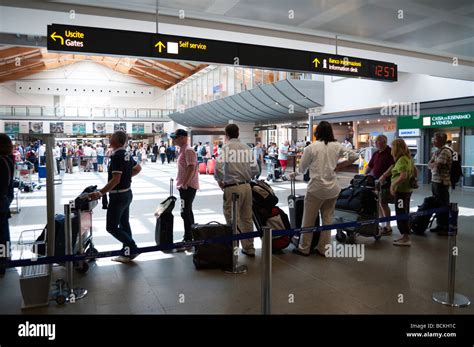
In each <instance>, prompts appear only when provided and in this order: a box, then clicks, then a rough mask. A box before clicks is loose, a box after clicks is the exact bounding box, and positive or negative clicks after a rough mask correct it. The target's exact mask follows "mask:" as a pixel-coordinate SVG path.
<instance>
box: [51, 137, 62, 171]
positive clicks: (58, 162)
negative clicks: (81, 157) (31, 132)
mask: <svg viewBox="0 0 474 347" xmlns="http://www.w3.org/2000/svg"><path fill="white" fill-rule="evenodd" d="M53 155H54V159H55V160H56V170H57V171H58V175H60V174H61V160H62V157H61V146H60V144H59V143H57V144H56V147H54V149H53Z"/></svg>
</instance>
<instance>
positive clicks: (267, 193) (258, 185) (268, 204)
mask: <svg viewBox="0 0 474 347" xmlns="http://www.w3.org/2000/svg"><path fill="white" fill-rule="evenodd" d="M250 186H251V187H252V200H253V203H254V204H255V205H256V206H258V207H260V208H265V209H271V208H273V207H275V206H276V204H278V197H277V196H276V195H275V192H274V191H273V189H272V188H271V187H270V186H269V185H268V184H267V183H266V182H265V181H263V180H261V181H252V182H250Z"/></svg>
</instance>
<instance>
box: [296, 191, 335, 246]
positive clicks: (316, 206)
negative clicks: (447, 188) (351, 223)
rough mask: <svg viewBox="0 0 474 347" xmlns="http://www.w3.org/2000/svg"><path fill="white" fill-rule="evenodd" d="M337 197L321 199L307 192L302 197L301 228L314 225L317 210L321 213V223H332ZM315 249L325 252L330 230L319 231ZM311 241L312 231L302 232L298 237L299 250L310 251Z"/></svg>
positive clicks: (329, 239) (329, 241)
mask: <svg viewBox="0 0 474 347" xmlns="http://www.w3.org/2000/svg"><path fill="white" fill-rule="evenodd" d="M336 200H337V197H335V198H333V199H326V200H321V199H318V198H317V197H316V195H314V194H311V193H308V194H306V196H305V198H304V212H303V225H302V227H303V228H306V227H312V226H314V221H315V219H316V215H317V214H318V212H320V213H321V218H322V221H323V225H328V224H332V219H333V215H334V209H335V207H336ZM320 233H321V236H320V237H319V242H318V246H317V249H318V251H319V252H320V253H322V254H324V253H325V252H326V250H325V247H326V245H328V244H330V243H331V230H325V231H321V232H320ZM311 241H313V233H303V234H301V237H300V243H299V246H298V248H299V250H300V251H301V252H303V253H305V254H308V253H309V252H310V251H311Z"/></svg>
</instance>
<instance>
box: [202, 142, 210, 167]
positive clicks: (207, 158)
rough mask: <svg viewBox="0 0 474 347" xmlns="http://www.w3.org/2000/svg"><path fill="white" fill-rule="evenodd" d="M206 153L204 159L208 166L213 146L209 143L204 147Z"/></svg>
mask: <svg viewBox="0 0 474 347" xmlns="http://www.w3.org/2000/svg"><path fill="white" fill-rule="evenodd" d="M204 151H205V152H204ZM204 151H203V158H204V162H205V163H206V164H207V162H208V161H209V159H211V158H212V152H211V146H210V145H209V142H206V145H205V146H204Z"/></svg>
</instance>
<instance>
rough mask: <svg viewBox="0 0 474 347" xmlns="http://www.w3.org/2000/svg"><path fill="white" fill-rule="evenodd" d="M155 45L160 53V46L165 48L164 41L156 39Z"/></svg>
mask: <svg viewBox="0 0 474 347" xmlns="http://www.w3.org/2000/svg"><path fill="white" fill-rule="evenodd" d="M155 47H158V52H160V53H161V49H162V48H166V46H165V45H164V43H163V42H161V41H158V42H157V43H156V45H155Z"/></svg>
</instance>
